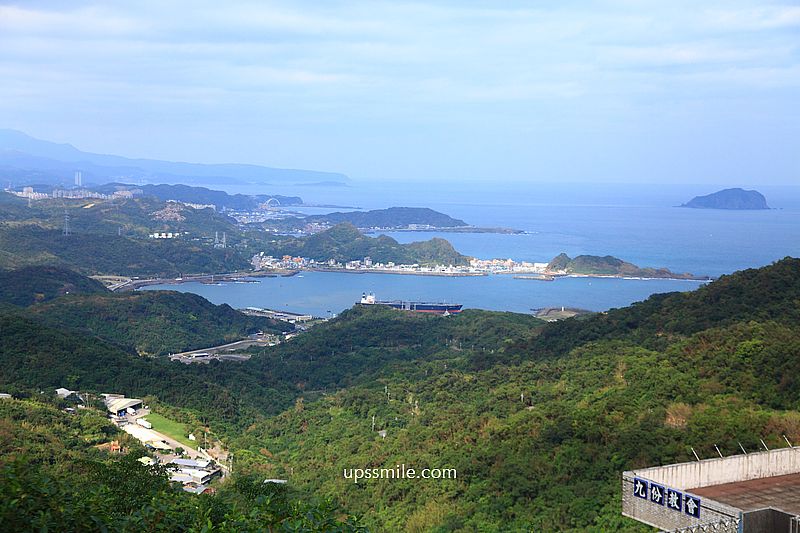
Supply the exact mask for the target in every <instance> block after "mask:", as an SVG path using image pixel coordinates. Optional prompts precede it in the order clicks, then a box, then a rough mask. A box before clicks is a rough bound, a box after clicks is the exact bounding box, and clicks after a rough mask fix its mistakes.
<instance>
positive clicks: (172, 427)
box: [145, 412, 197, 449]
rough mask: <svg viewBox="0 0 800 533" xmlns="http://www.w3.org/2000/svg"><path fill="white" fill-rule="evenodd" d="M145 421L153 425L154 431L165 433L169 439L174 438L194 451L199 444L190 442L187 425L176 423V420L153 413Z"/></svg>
mask: <svg viewBox="0 0 800 533" xmlns="http://www.w3.org/2000/svg"><path fill="white" fill-rule="evenodd" d="M145 419H146V420H147V421H148V422H150V423H151V424H153V429H154V430H155V431H158V432H160V433H163V434H164V435H166V436H167V437H172V438H173V439H175V440H177V441H178V442H180V443H182V444H184V445H186V446H188V447H189V448H192V449H194V448H196V447H197V442H192V441H190V440H189V437H188V435H189V433H188V432H187V431H186V424H182V423H180V422H176V421H175V420H172V419H169V418H167V417H165V416H162V415H160V414H158V413H153V412H151V413H150V414H149V415H147V416H146V417H145Z"/></svg>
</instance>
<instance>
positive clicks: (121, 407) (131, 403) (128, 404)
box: [104, 395, 142, 416]
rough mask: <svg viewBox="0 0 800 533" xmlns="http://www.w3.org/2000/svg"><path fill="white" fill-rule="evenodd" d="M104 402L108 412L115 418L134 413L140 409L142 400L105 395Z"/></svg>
mask: <svg viewBox="0 0 800 533" xmlns="http://www.w3.org/2000/svg"><path fill="white" fill-rule="evenodd" d="M104 402H105V404H106V408H107V409H108V412H109V413H111V414H112V415H116V416H125V415H126V414H127V413H130V412H135V411H136V410H137V409H141V407H142V400H138V399H136V398H125V397H122V396H114V395H106V399H105V400H104Z"/></svg>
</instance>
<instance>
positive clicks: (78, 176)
mask: <svg viewBox="0 0 800 533" xmlns="http://www.w3.org/2000/svg"><path fill="white" fill-rule="evenodd" d="M75 186H77V187H81V186H83V175H82V174H81V171H80V170H77V171H76V172H75Z"/></svg>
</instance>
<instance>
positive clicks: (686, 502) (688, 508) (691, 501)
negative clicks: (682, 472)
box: [683, 494, 700, 518]
mask: <svg viewBox="0 0 800 533" xmlns="http://www.w3.org/2000/svg"><path fill="white" fill-rule="evenodd" d="M683 511H684V512H685V513H686V514H688V515H689V516H693V517H695V518H700V498H695V497H694V496H690V495H688V494H684V495H683Z"/></svg>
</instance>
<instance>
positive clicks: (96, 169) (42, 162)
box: [0, 129, 348, 184]
mask: <svg viewBox="0 0 800 533" xmlns="http://www.w3.org/2000/svg"><path fill="white" fill-rule="evenodd" d="M0 170H2V171H3V173H4V175H5V177H6V178H7V179H12V180H15V181H18V182H19V181H20V180H24V179H31V178H36V179H37V181H39V182H41V181H42V178H47V179H48V183H51V182H53V183H65V182H66V183H70V182H72V180H73V175H74V173H75V171H78V170H80V171H81V172H83V173H84V176H83V180H84V182H85V183H86V182H94V183H103V182H107V181H120V179H121V178H122V179H126V180H139V179H143V180H148V181H153V180H156V179H157V180H159V181H163V182H182V183H212V182H218V181H220V180H225V181H226V182H228V183H259V184H266V183H284V184H285V183H295V182H320V181H332V182H345V181H347V179H348V178H347V176H345V175H343V174H338V173H334V172H319V171H314V170H300V169H283V168H272V167H265V166H260V165H244V164H199V163H182V162H173V161H160V160H157V159H130V158H127V157H121V156H116V155H105V154H94V153H90V152H83V151H81V150H78V149H77V148H75V147H74V146H72V145H71V144H58V143H54V142H50V141H44V140H41V139H36V138H34V137H31V136H29V135H27V134H25V133H23V132H20V131H16V130H9V129H0Z"/></svg>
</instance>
